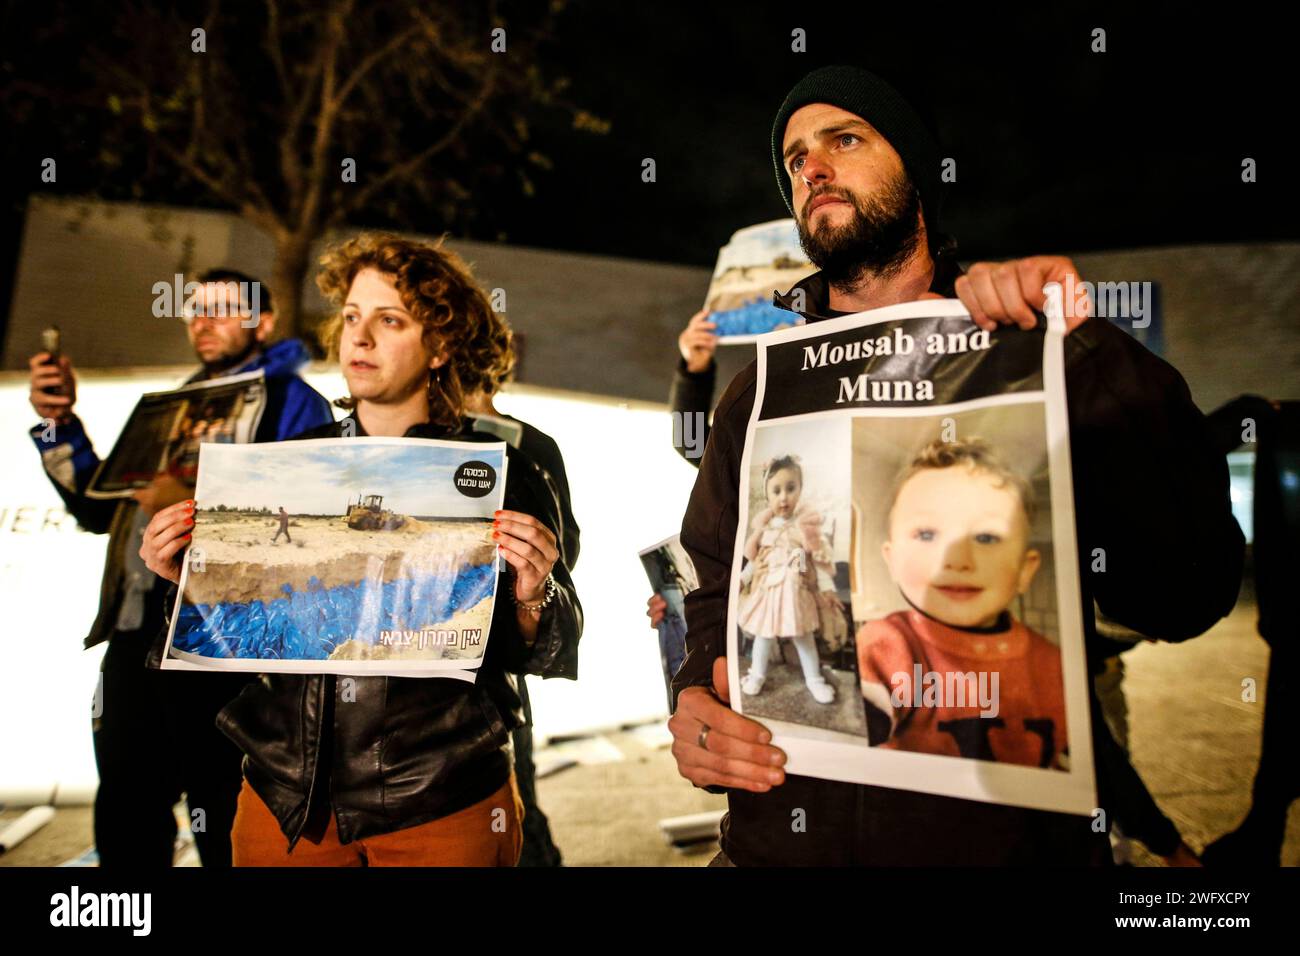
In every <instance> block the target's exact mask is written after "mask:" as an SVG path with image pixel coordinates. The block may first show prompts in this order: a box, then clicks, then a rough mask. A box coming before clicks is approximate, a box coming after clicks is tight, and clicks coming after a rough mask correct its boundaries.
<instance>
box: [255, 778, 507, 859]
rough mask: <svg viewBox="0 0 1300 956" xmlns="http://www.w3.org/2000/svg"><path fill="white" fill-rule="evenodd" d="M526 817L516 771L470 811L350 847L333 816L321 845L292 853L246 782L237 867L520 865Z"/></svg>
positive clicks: (301, 843)
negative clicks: (341, 838) (341, 839)
mask: <svg viewBox="0 0 1300 956" xmlns="http://www.w3.org/2000/svg"><path fill="white" fill-rule="evenodd" d="M523 818H524V807H523V803H522V802H521V801H520V799H519V789H518V787H517V786H516V785H515V776H514V774H513V773H512V774H511V775H510V779H509V780H507V781H506V783H505V784H504V785H503V786H502V787H501V789H500V790H498V791H497V792H496V793H494V794H492V796H490V797H488V798H487V799H486V800H482V801H480V802H479V803H476V804H474V805H472V806H468V807H466V808H465V809H464V810H459V811H457V812H456V813H453V814H450V815H449V816H445V817H442V818H440V819H438V820H431V821H430V822H428V823H421V824H419V825H418V826H413V827H407V828H406V829H404V830H395V831H393V832H392V833H384V834H381V835H379V836H374V837H366V838H365V839H363V840H353V841H352V842H351V843H349V844H347V845H346V846H344V845H343V844H341V843H339V831H338V823H337V821H336V820H335V818H334V814H333V813H331V814H330V822H329V827H328V829H326V831H325V837H324V839H322V840H321V842H320V843H319V844H315V843H312V842H310V841H308V840H299V841H298V843H297V845H296V846H295V847H294V848H293V852H292V853H290V852H289V839H288V837H286V836H285V835H284V833H283V832H282V831H281V830H280V824H279V821H277V820H276V819H275V816H274V815H273V814H272V813H271V811H270V810H269V809H268V808H267V806H266V804H265V803H263V802H262V798H261V797H259V796H258V795H257V794H256V793H255V792H254V791H253V788H252V787H250V786H249V785H248V781H247V780H245V781H244V785H243V788H242V789H241V790H240V791H239V805H238V807H237V808H236V810H235V824H234V828H233V829H232V831H231V834H230V839H231V844H232V850H233V851H234V865H235V866H514V865H515V864H516V863H518V862H519V851H520V849H521V848H522V847H523V829H522V827H521V824H522V821H523Z"/></svg>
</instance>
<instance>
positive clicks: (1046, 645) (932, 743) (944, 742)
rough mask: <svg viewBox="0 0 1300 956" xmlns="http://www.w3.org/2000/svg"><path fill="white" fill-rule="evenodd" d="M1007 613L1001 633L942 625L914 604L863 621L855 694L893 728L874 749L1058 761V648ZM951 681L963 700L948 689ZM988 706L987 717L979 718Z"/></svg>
mask: <svg viewBox="0 0 1300 956" xmlns="http://www.w3.org/2000/svg"><path fill="white" fill-rule="evenodd" d="M1007 619H1009V621H1010V626H1009V627H1008V628H1007V629H1006V630H1002V631H995V632H992V633H989V632H984V631H969V630H962V629H961V628H956V627H949V626H948V625H945V624H941V623H939V622H938V621H936V620H934V619H932V618H929V617H926V616H925V615H924V614H922V613H921V612H920V611H916V610H907V611H897V612H895V613H893V614H891V615H889V616H888V617H886V618H882V619H881V620H878V621H868V622H867V623H865V624H863V625H862V627H861V629H860V630H859V631H858V639H857V651H858V672H859V676H860V678H861V680H862V682H863V696H865V697H866V698H867V700H868V702H870V703H871V704H873V705H875V706H876V707H877V708H878V709H881V710H884V711H885V712H886V713H887V714H888V715H889V716H890V718H891V720H892V725H893V726H892V732H891V733H890V736H889V739H888V740H887V741H886V742H884V743H882V744H881V745H880V746H882V747H886V748H890V749H894V750H910V751H917V752H920V753H929V754H941V755H945V756H951V757H968V758H975V759H980V760H996V761H998V762H1000V763H1014V764H1023V765H1025V766H1030V767H1055V766H1057V765H1058V761H1059V759H1060V757H1061V755H1062V754H1063V753H1064V752H1065V750H1066V747H1067V736H1066V724H1065V694H1064V688H1063V683H1062V679H1061V654H1060V651H1059V649H1058V648H1057V647H1056V646H1055V645H1054V644H1052V643H1051V642H1049V641H1048V640H1047V639H1046V638H1044V637H1043V636H1042V635H1041V634H1038V633H1036V632H1034V631H1032V630H1030V629H1029V628H1027V627H1025V625H1024V624H1022V623H1020V622H1019V621H1017V620H1016V619H1015V618H1014V617H1011V616H1010V615H1007ZM994 673H996V674H997V685H996V696H995V697H994V698H993V704H994V706H992V707H990V706H986V704H987V700H988V697H989V696H990V695H991V692H992V691H993V683H992V675H993V674H994ZM950 674H951V675H957V674H963V675H971V674H973V675H974V678H970V677H966V678H963V679H957V678H950V677H949V675H950ZM931 675H933V676H931ZM959 683H960V684H961V685H963V686H962V687H961V690H962V691H963V692H964V700H962V698H961V697H959V696H957V695H956V694H955V693H953V692H954V691H955V690H957V689H958V686H957V685H958V684H959ZM936 684H937V687H938V690H936V689H935V688H936ZM980 690H983V691H984V693H985V698H986V700H985V704H981V700H980V695H979V691H980ZM959 704H961V705H962V706H958V705H959ZM918 705H919V706H918ZM994 707H996V716H981V713H982V712H983V713H985V714H988V713H989V712H990V711H992V710H994Z"/></svg>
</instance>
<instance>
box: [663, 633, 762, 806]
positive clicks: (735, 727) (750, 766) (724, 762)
mask: <svg viewBox="0 0 1300 956" xmlns="http://www.w3.org/2000/svg"><path fill="white" fill-rule="evenodd" d="M729 700H731V695H730V693H729V689H728V687H727V659H726V658H725V657H719V658H718V659H717V660H715V661H714V662H713V690H709V689H708V688H707V687H688V688H686V689H685V690H684V691H682V692H681V694H680V695H679V696H678V698H677V712H676V713H674V714H673V716H672V717H671V718H670V719H669V720H668V729H669V730H670V731H672V735H673V756H674V757H675V758H676V759H677V772H678V773H680V774H681V775H682V776H683V777H685V778H686V779H687V780H689V781H690V782H691V783H693V784H695V785H696V786H697V787H711V786H719V787H731V788H732V789H735V790H751V791H753V792H755V793H766V792H767V791H768V790H771V789H772V788H773V787H774V786H777V785H779V784H781V783H784V782H785V771H784V770H783V769H782V768H783V767H784V766H785V753H784V752H783V751H781V750H779V749H778V748H776V747H772V746H770V745H769V742H770V741H771V739H772V734H771V733H770V732H769V731H768V729H767V728H766V727H764V726H763V725H762V724H760V723H759V722H758V721H756V720H750V719H749V718H748V717H742V716H741V715H740V714H738V713H736V712H735V711H734V710H732V709H731V708H730V707H728V706H727V702H728V701H729ZM706 726H707V727H708V728H709V733H708V735H707V737H706V739H705V741H704V744H705V746H703V747H701V746H700V734H701V731H702V730H703V729H704V728H705V727H706Z"/></svg>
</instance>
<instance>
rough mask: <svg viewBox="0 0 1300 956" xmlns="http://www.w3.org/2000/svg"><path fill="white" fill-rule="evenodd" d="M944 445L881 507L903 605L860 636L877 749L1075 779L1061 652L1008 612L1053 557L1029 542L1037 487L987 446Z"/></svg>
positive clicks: (920, 460) (963, 441) (885, 554)
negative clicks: (1065, 773) (1070, 773)
mask: <svg viewBox="0 0 1300 956" xmlns="http://www.w3.org/2000/svg"><path fill="white" fill-rule="evenodd" d="M946 437H949V438H951V439H952V440H947V441H945V440H944V439H943V438H939V439H935V440H933V441H931V442H930V443H929V444H927V445H925V446H924V447H922V448H921V450H920V451H919V452H918V453H916V454H915V455H914V456H913V457H912V458H911V460H910V461H908V462H907V464H906V466H905V468H904V469H903V471H902V473H901V474H900V475H899V476H898V478H897V479H896V480H895V482H894V484H893V488H892V491H891V492H890V493H889V494H888V496H887V498H885V499H884V501H885V502H887V504H886V507H887V511H886V513H885V514H886V519H885V536H884V540H883V541H881V543H880V545H879V554H880V557H881V559H882V560H883V562H884V565H885V567H886V568H887V570H888V575H889V579H890V580H891V581H892V584H893V586H894V587H895V588H896V589H897V591H898V593H899V595H900V596H901V598H902V600H903V601H904V602H905V607H904V608H903V609H901V610H895V611H893V612H892V613H889V614H887V615H885V616H883V617H879V618H876V619H871V620H867V621H865V622H863V623H861V625H860V627H859V628H858V631H857V653H858V668H859V677H860V681H861V690H862V696H863V700H864V703H865V706H866V710H867V722H868V728H869V738H870V741H871V743H872V744H873V745H878V746H880V747H881V748H885V749H894V750H902V751H913V752H920V753H928V754H937V755H943V756H951V757H965V758H972V759H978V760H988V761H997V762H1000V763H1009V764H1019V765H1023V766H1029V767H1041V768H1051V769H1058V770H1064V769H1067V739H1068V738H1067V732H1066V731H1067V727H1066V717H1065V713H1066V705H1065V697H1064V691H1063V683H1062V673H1061V655H1060V650H1059V648H1058V647H1057V645H1056V644H1054V643H1053V642H1051V641H1049V640H1048V639H1047V638H1045V637H1044V636H1043V635H1042V634H1041V633H1039V632H1038V631H1036V630H1034V629H1033V628H1032V627H1030V626H1028V625H1026V623H1024V622H1023V621H1022V620H1020V619H1018V617H1017V615H1016V613H1015V612H1014V610H1013V608H1014V607H1015V606H1016V605H1017V604H1018V603H1019V602H1020V601H1022V599H1023V596H1024V595H1025V594H1026V593H1027V592H1028V591H1029V590H1030V588H1031V587H1032V586H1033V584H1034V581H1035V577H1036V575H1038V573H1039V571H1040V568H1041V567H1042V564H1043V561H1044V551H1049V552H1050V549H1047V548H1040V547H1036V546H1035V545H1034V543H1033V542H1032V541H1031V529H1032V528H1033V527H1034V518H1035V514H1036V513H1037V508H1036V501H1035V495H1034V492H1033V488H1032V485H1031V484H1030V482H1029V481H1028V480H1027V479H1026V478H1025V477H1024V476H1023V475H1022V474H1020V473H1018V472H1017V471H1015V470H1013V469H1011V468H1010V467H1008V466H1007V465H1006V464H1005V463H1004V461H1003V460H1002V458H1001V457H999V454H998V452H997V451H996V450H995V448H994V446H993V445H992V444H991V443H990V442H989V441H987V440H984V439H982V438H979V437H974V436H971V437H965V438H961V437H956V436H946ZM869 547H870V544H869V543H867V542H864V548H869ZM1053 619H1054V615H1053Z"/></svg>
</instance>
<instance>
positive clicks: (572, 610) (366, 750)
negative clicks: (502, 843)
mask: <svg viewBox="0 0 1300 956" xmlns="http://www.w3.org/2000/svg"><path fill="white" fill-rule="evenodd" d="M348 420H349V419H345V420H344V421H348ZM350 420H351V421H352V422H353V423H354V424H353V428H355V432H354V433H355V434H357V435H363V434H364V431H362V429H361V426H360V422H358V421H357V420H356V419H355V418H352V419H350ZM343 434H344V426H343V424H342V423H341V422H340V423H336V424H333V425H327V426H324V427H322V428H318V429H313V430H311V431H308V432H304V433H303V434H301V435H299V436H297V437H298V438H337V437H341V436H342V435H343ZM406 437H408V438H451V439H454V440H457V441H495V440H496V438H495V437H494V436H491V435H482V434H475V433H474V432H472V431H469V430H468V428H462V430H461V431H460V432H458V433H456V434H454V435H453V434H449V433H448V430H447V429H445V428H440V427H438V426H433V425H419V426H416V427H414V428H412V429H410V430H409V431H408V432H407V433H406ZM507 455H508V461H509V465H508V468H507V471H506V490H505V507H506V509H507V510H513V511H522V512H524V513H525V514H530V515H532V516H534V517H535V518H537V519H538V520H539V521H541V522H542V523H544V524H546V525H547V526H548V527H549V528H550V529H551V530H552V531H554V532H555V533H556V535H557V537H558V536H559V535H561V534H562V531H563V529H562V527H561V521H560V518H559V507H558V505H557V504H556V502H555V498H554V495H553V494H552V493H551V491H550V490H549V488H548V486H547V483H546V481H545V477H544V475H543V474H542V473H541V471H540V470H539V468H538V467H537V465H535V464H534V463H533V462H532V461H531V460H530V459H528V458H527V457H525V456H524V455H522V454H520V453H518V452H517V451H516V450H515V449H513V448H512V449H508V451H507ZM552 574H553V576H554V578H555V582H556V584H557V589H556V593H555V597H554V600H553V603H552V605H551V606H550V607H549V608H547V609H546V610H545V611H543V612H542V617H541V621H540V624H539V628H538V633H537V638H536V640H535V641H534V642H533V643H532V644H531V645H528V644H526V643H525V641H524V638H523V636H522V635H521V634H520V632H519V628H518V625H517V623H516V619H515V611H514V608H513V606H512V605H511V602H510V601H509V599H508V597H507V596H506V593H507V592H506V590H505V589H506V588H507V587H508V586H509V585H508V584H507V581H508V578H507V577H506V576H505V575H501V576H500V578H499V580H498V591H497V593H498V598H497V601H496V605H495V609H494V613H493V616H492V627H491V631H490V632H489V636H488V646H487V651H486V653H485V655H484V659H483V663H482V664H481V666H480V667H479V671H478V679H477V682H476V683H473V684H470V683H467V682H464V681H460V680H456V679H453V678H412V677H354V678H350V681H354V682H355V685H354V686H350V685H349V684H347V683H345V681H344V680H343V679H341V678H337V677H335V676H334V675H297V674H274V675H263V676H262V678H261V680H260V681H258V682H255V683H253V684H251V685H250V686H249V687H248V688H246V689H245V690H244V692H243V693H242V694H240V696H239V697H237V698H236V699H235V700H234V701H232V702H231V703H230V704H229V705H228V706H227V707H226V708H225V710H223V711H222V712H221V715H220V716H219V717H218V718H217V726H218V727H219V728H220V729H221V730H222V732H224V733H225V734H226V736H228V737H229V738H230V739H231V740H233V741H234V742H235V743H236V744H238V745H239V747H240V748H241V749H242V750H243V751H244V754H245V759H244V776H245V778H246V779H247V780H248V783H249V785H250V786H251V787H252V788H253V790H254V791H256V793H257V795H258V796H259V797H261V798H262V800H264V801H265V802H266V805H267V806H268V807H269V808H270V810H271V812H272V813H273V814H275V817H276V819H277V820H278V821H279V823H280V829H281V830H283V831H284V834H285V836H286V837H288V839H289V846H290V849H292V847H293V846H294V845H295V844H296V843H297V842H298V840H299V839H300V838H301V837H303V836H307V837H308V838H309V839H313V840H319V839H320V836H321V835H322V834H323V832H324V829H325V826H326V824H327V823H328V821H329V811H330V810H332V811H333V813H334V816H335V818H336V821H337V825H338V834H339V840H340V841H341V842H343V843H350V842H352V841H353V840H357V839H361V838H364V837H368V836H376V835H378V834H382V833H390V832H392V831H394V830H402V829H405V828H407V827H412V826H416V825H418V824H421V823H426V822H428V821H430V820H436V819H438V818H440V817H444V816H447V815H448V814H452V813H455V812H456V811H458V810H461V809H464V808H465V807H468V806H470V805H472V804H474V803H477V802H479V801H480V800H484V799H486V798H487V797H489V796H491V795H492V794H493V793H494V792H495V791H496V790H497V789H499V788H500V787H501V786H502V785H503V784H504V783H505V782H506V781H507V779H508V778H509V775H510V770H511V752H510V731H511V730H513V729H514V728H515V727H518V726H519V725H520V724H521V723H522V722H523V714H522V710H521V707H520V700H519V693H518V690H517V687H516V683H515V681H516V678H515V676H514V675H515V674H521V673H527V674H539V675H542V676H544V677H568V678H571V679H572V678H575V677H577V673H578V638H579V636H580V635H581V633H582V608H581V606H580V605H579V604H578V597H577V595H576V594H575V593H574V589H573V580H572V578H570V576H569V572H568V570H567V569H566V568H565V566H564V563H563V562H556V565H555V569H554V571H553V572H552Z"/></svg>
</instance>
